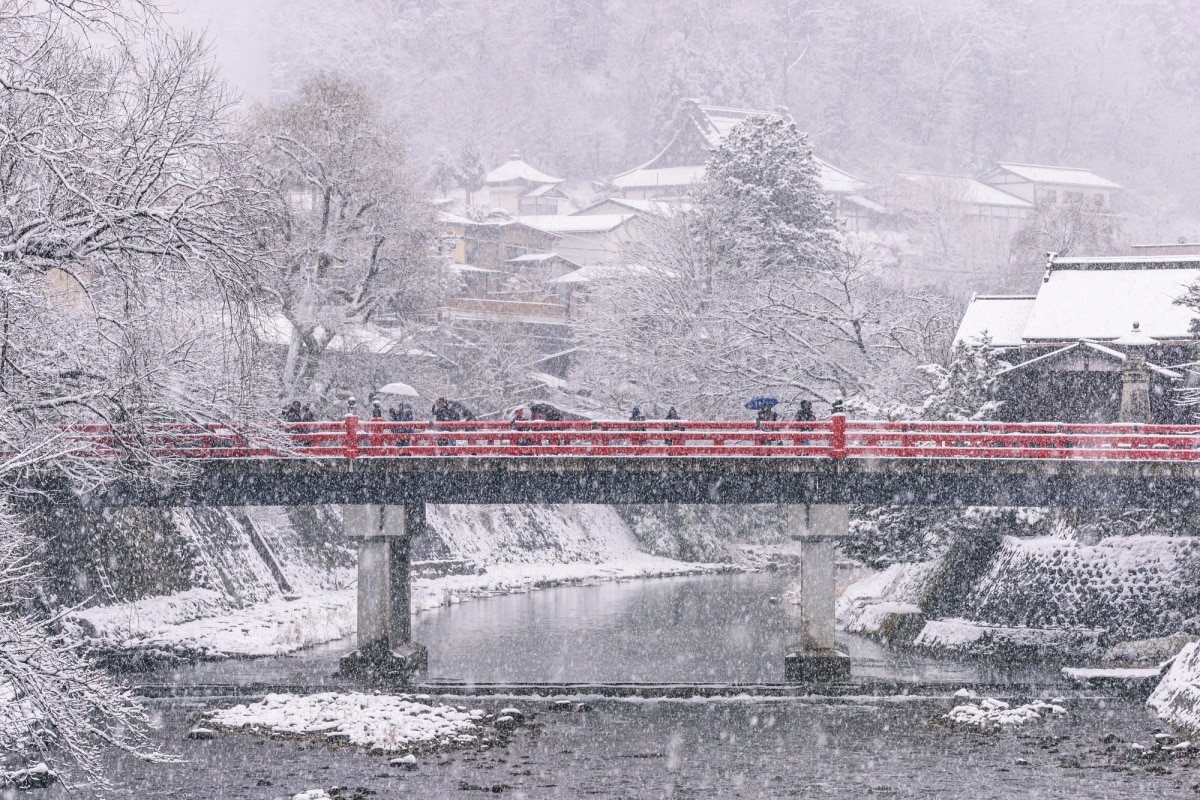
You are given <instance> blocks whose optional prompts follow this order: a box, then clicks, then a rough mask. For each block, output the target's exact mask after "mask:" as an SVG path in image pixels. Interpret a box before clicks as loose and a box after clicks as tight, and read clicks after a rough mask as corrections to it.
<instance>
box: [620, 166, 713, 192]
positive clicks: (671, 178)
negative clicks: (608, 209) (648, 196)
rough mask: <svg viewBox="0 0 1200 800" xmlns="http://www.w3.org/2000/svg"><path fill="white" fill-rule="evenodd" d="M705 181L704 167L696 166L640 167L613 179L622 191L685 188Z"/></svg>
mask: <svg viewBox="0 0 1200 800" xmlns="http://www.w3.org/2000/svg"><path fill="white" fill-rule="evenodd" d="M702 180H704V165H703V164H696V165H692V166H687V167H662V168H660V169H644V168H642V167H638V168H637V169H631V170H629V172H623V173H621V174H620V175H618V176H617V177H615V178H613V179H612V183H613V185H614V186H617V187H619V188H622V189H633V188H639V187H658V186H674V187H680V188H685V187H687V186H690V185H691V184H693V183H698V182H699V181H702Z"/></svg>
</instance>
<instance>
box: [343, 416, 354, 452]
mask: <svg viewBox="0 0 1200 800" xmlns="http://www.w3.org/2000/svg"><path fill="white" fill-rule="evenodd" d="M342 450H343V452H344V453H345V455H346V458H358V416H357V415H356V414H347V415H346V442H345V444H344V445H342Z"/></svg>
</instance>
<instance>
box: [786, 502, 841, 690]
mask: <svg viewBox="0 0 1200 800" xmlns="http://www.w3.org/2000/svg"><path fill="white" fill-rule="evenodd" d="M787 528H788V535H789V536H790V537H791V538H792V540H794V541H797V542H799V543H800V640H799V641H798V642H796V643H795V644H792V645H790V646H789V647H788V650H787V654H786V655H785V656H784V661H783V665H784V676H785V678H786V679H787V680H788V681H790V682H795V683H828V682H835V681H844V680H848V679H849V678H850V657H849V656H848V655H846V654H845V653H843V652H841V651H839V650H838V649H837V647H836V644H835V642H834V626H835V617H834V606H835V596H834V594H835V589H836V548H837V543H838V541H839V540H840V539H842V538H843V537H845V536H846V535H847V534H848V533H849V532H850V507H849V506H847V505H789V506H788V507H787Z"/></svg>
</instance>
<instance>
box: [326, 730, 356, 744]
mask: <svg viewBox="0 0 1200 800" xmlns="http://www.w3.org/2000/svg"><path fill="white" fill-rule="evenodd" d="M325 741H327V742H333V743H335V744H349V743H350V734H348V733H346V732H345V731H331V732H329V733H327V734H325Z"/></svg>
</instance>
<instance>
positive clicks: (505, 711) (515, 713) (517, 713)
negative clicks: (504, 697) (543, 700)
mask: <svg viewBox="0 0 1200 800" xmlns="http://www.w3.org/2000/svg"><path fill="white" fill-rule="evenodd" d="M497 715H498V716H501V717H512V718H513V719H515V720H516V721H517V722H524V721H525V714H524V712H522V711H521V710H520V709H518V708H502V709H500V710H499V711H498V712H497Z"/></svg>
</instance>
